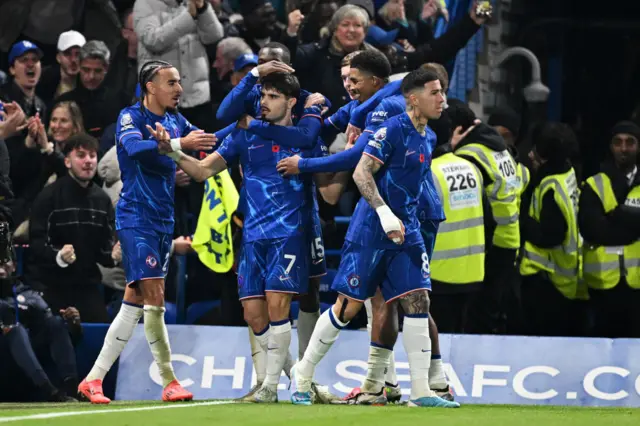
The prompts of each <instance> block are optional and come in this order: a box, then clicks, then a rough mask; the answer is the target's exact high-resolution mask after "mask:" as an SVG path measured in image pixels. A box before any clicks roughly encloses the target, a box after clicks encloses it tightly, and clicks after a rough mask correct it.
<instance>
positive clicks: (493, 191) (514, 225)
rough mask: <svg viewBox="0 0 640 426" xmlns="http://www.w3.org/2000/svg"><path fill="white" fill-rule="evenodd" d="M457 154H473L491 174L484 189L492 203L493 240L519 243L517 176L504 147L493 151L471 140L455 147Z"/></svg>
mask: <svg viewBox="0 0 640 426" xmlns="http://www.w3.org/2000/svg"><path fill="white" fill-rule="evenodd" d="M455 154H456V155H460V156H463V157H470V158H473V159H474V160H475V161H476V162H477V163H478V164H479V165H480V166H481V167H482V168H483V169H484V171H485V173H486V174H487V175H488V176H489V177H490V178H491V180H492V182H491V184H489V185H488V186H487V188H486V189H485V190H486V193H487V197H488V198H489V202H490V203H491V211H492V212H493V219H494V220H495V221H496V224H497V226H496V230H495V232H494V234H493V244H494V245H496V246H497V247H501V248H506V249H518V248H519V247H520V229H519V222H518V218H519V209H518V186H519V185H518V177H517V171H516V170H517V169H516V162H515V160H514V159H513V157H512V156H511V154H509V151H507V150H506V149H505V150H504V151H494V150H492V149H489V148H487V147H486V146H484V145H481V144H477V143H472V144H469V145H465V146H463V147H462V148H459V149H457V150H456V151H455Z"/></svg>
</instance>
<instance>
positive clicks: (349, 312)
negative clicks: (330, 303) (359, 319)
mask: <svg viewBox="0 0 640 426" xmlns="http://www.w3.org/2000/svg"><path fill="white" fill-rule="evenodd" d="M362 305H363V303H362V302H357V301H355V300H350V299H347V298H346V297H342V296H341V297H339V298H338V301H337V302H336V304H335V305H334V307H333V308H334V310H333V313H334V315H336V317H337V318H338V320H340V322H343V323H346V322H349V321H351V320H352V319H354V318H355V316H356V315H358V312H360V309H362Z"/></svg>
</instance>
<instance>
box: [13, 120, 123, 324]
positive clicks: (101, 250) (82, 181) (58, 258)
mask: <svg viewBox="0 0 640 426" xmlns="http://www.w3.org/2000/svg"><path fill="white" fill-rule="evenodd" d="M97 152H98V141H97V140H95V139H94V138H93V137H91V136H89V135H86V134H82V133H81V134H77V135H75V136H72V137H71V138H69V140H67V142H66V144H65V146H64V151H63V153H64V155H65V165H66V166H67V169H68V170H69V173H68V175H66V176H64V177H62V178H60V179H58V180H56V182H55V183H53V184H51V185H49V186H47V187H46V188H45V189H44V190H43V191H42V192H41V193H40V195H39V196H38V197H37V198H36V200H35V202H34V205H33V211H32V214H31V220H30V224H29V235H30V237H31V238H30V245H31V253H30V258H29V260H28V262H27V265H26V266H27V275H26V276H27V278H28V280H29V283H30V284H31V285H32V286H33V287H34V288H38V289H40V290H42V291H43V293H44V298H45V300H46V301H47V303H48V304H49V306H51V309H52V310H53V311H54V312H58V311H59V310H60V309H63V308H66V307H67V306H70V305H71V306H75V307H76V308H77V309H78V310H79V311H80V312H82V315H83V318H84V321H85V322H102V323H105V322H109V317H108V315H107V311H106V308H105V304H104V301H103V298H102V293H101V291H100V285H101V276H100V271H99V269H98V267H97V265H96V263H100V264H102V265H103V266H114V265H115V264H116V263H118V262H120V261H121V258H122V252H121V250H120V245H119V244H115V245H114V231H113V223H114V212H113V207H112V205H111V200H110V199H109V196H108V195H107V194H106V193H105V192H104V191H103V190H102V189H101V188H99V187H98V186H97V185H96V184H95V183H93V178H94V176H95V174H96V168H97V163H98V160H97Z"/></svg>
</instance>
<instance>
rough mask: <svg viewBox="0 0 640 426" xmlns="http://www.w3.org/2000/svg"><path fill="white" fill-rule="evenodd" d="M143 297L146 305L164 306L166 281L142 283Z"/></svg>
mask: <svg viewBox="0 0 640 426" xmlns="http://www.w3.org/2000/svg"><path fill="white" fill-rule="evenodd" d="M142 297H143V299H144V304H145V305H151V306H164V281H163V280H147V281H142Z"/></svg>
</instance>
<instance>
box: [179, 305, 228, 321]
mask: <svg viewBox="0 0 640 426" xmlns="http://www.w3.org/2000/svg"><path fill="white" fill-rule="evenodd" d="M218 306H220V301H219V300H205V301H202V302H195V303H192V304H191V305H189V307H188V308H187V318H186V320H185V324H195V323H196V321H198V319H200V318H201V317H202V316H203V315H204V314H206V313H207V312H209V311H211V310H212V309H214V308H217V307H218Z"/></svg>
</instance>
